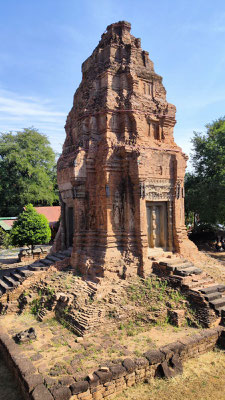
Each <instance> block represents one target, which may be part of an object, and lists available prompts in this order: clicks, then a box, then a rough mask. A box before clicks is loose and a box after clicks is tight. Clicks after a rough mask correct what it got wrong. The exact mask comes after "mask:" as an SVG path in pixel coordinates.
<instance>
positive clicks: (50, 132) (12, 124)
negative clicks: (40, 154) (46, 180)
mask: <svg viewBox="0 0 225 400" xmlns="http://www.w3.org/2000/svg"><path fill="white" fill-rule="evenodd" d="M66 115H67V112H62V111H61V110H58V108H57V106H56V105H55V104H54V102H53V101H51V100H49V99H41V98H39V97H35V96H34V97H31V96H21V95H20V94H18V93H14V92H11V91H8V90H4V89H1V88H0V132H8V131H19V130H22V129H23V128H28V127H30V126H34V127H35V128H36V129H38V130H39V131H40V132H43V133H45V134H47V136H48V137H49V140H50V142H51V145H52V147H53V149H54V150H56V151H57V152H59V151H61V147H62V143H63V142H64V140H65V131H64V125H65V121H66Z"/></svg>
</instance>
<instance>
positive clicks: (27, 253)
mask: <svg viewBox="0 0 225 400" xmlns="http://www.w3.org/2000/svg"><path fill="white" fill-rule="evenodd" d="M47 254H48V250H46V249H44V248H42V247H38V248H37V249H34V250H29V249H24V250H21V251H20V252H19V254H18V260H19V262H34V261H36V260H41V259H42V258H45V257H46V256H47Z"/></svg>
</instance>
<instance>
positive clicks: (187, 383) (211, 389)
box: [115, 351, 225, 400]
mask: <svg viewBox="0 0 225 400" xmlns="http://www.w3.org/2000/svg"><path fill="white" fill-rule="evenodd" d="M224 382H225V352H224V351H212V352H209V353H206V354H203V355H201V356H200V357H199V358H196V359H192V360H188V361H187V362H186V363H185V365H184V372H183V374H182V375H179V376H177V377H175V378H172V379H170V380H167V379H161V380H159V379H156V380H152V381H151V382H150V383H148V384H144V385H137V386H135V387H133V388H130V389H127V390H126V391H125V392H124V394H122V395H120V396H117V397H116V398H115V400H140V399H142V400H159V399H160V400H168V399H170V400H214V399H216V400H224V399H225V385H224Z"/></svg>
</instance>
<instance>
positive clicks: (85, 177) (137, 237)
mask: <svg viewBox="0 0 225 400" xmlns="http://www.w3.org/2000/svg"><path fill="white" fill-rule="evenodd" d="M130 29H131V25H130V24H129V23H128V22H125V21H121V22H118V23H114V24H112V25H109V26H108V27H107V30H106V33H104V34H103V35H102V37H101V40H100V42H99V44H98V46H97V47H96V49H95V50H94V51H93V53H92V55H91V56H90V57H89V58H88V59H87V60H86V61H85V62H84V63H83V65H82V82H81V84H80V86H79V88H78V89H77V91H76V93H75V95H74V102H73V107H72V109H71V111H70V112H69V114H68V117H67V121H66V126H65V129H66V140H65V143H64V146H63V152H62V155H61V157H60V158H59V161H58V185H59V191H60V197H61V207H62V212H61V226H60V230H59V232H58V235H57V240H56V243H55V248H56V249H65V248H67V247H72V249H73V250H72V256H71V260H70V262H71V266H72V267H74V269H77V270H79V271H80V273H81V274H82V275H83V276H86V277H88V276H90V277H92V278H93V277H96V276H104V275H105V274H107V273H109V272H115V273H117V274H118V275H120V276H126V275H132V274H140V275H142V274H144V273H145V270H146V269H147V268H148V265H149V259H151V258H152V257H155V256H157V254H161V253H162V252H163V251H164V252H165V251H170V252H171V251H173V252H177V253H182V255H184V256H186V257H188V256H190V254H191V253H193V252H195V251H196V248H195V246H194V245H193V244H192V243H191V242H189V241H188V239H187V234H186V229H185V225H184V173H185V167H186V160H187V156H186V155H185V154H184V153H182V150H181V148H180V147H178V146H177V145H176V144H175V142H174V138H173V128H174V125H175V123H176V121H175V112H176V108H175V106H174V105H172V104H169V103H168V102H167V101H166V90H165V88H164V86H163V84H162V77H161V76H159V75H157V74H156V73H155V71H154V65H153V62H152V61H151V60H150V59H149V53H148V52H147V51H144V50H142V49H141V40H140V39H137V38H135V37H134V36H132V35H131V34H130Z"/></svg>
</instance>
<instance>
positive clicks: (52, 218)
mask: <svg viewBox="0 0 225 400" xmlns="http://www.w3.org/2000/svg"><path fill="white" fill-rule="evenodd" d="M34 208H35V210H36V211H37V212H38V214H43V215H45V217H46V218H47V220H48V222H49V225H50V226H54V225H55V223H56V222H58V220H59V217H60V213H61V207H60V206H49V207H34ZM16 219H17V217H0V227H1V228H2V229H4V231H10V230H11V229H12V226H13V224H14V221H15V220H16Z"/></svg>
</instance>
